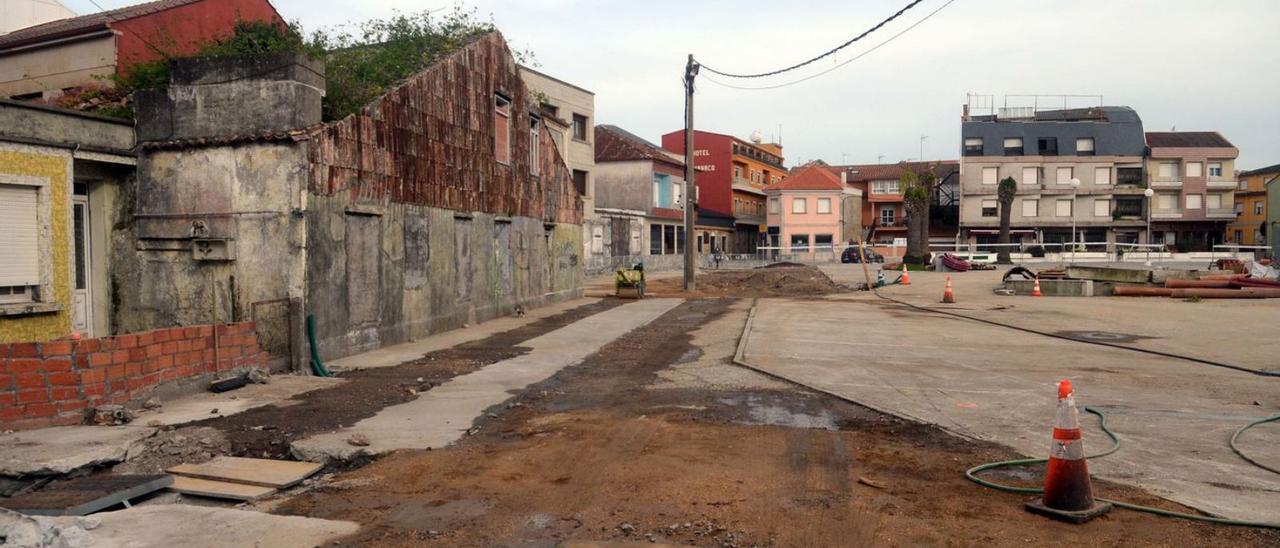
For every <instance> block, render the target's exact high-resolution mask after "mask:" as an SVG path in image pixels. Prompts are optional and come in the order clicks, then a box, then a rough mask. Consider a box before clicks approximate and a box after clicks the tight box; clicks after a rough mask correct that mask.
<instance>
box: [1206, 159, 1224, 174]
mask: <svg viewBox="0 0 1280 548" xmlns="http://www.w3.org/2000/svg"><path fill="white" fill-rule="evenodd" d="M1209 176H1210V177H1221V176H1222V162H1209Z"/></svg>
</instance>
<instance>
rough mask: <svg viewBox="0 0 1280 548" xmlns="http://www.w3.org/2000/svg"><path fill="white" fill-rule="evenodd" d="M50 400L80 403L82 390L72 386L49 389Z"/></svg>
mask: <svg viewBox="0 0 1280 548" xmlns="http://www.w3.org/2000/svg"><path fill="white" fill-rule="evenodd" d="M49 399H50V400H53V401H55V402H69V401H80V389H79V388H78V387H71V386H55V387H53V388H51V389H49Z"/></svg>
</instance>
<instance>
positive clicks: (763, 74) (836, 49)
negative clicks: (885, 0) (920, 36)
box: [698, 0, 924, 78]
mask: <svg viewBox="0 0 1280 548" xmlns="http://www.w3.org/2000/svg"><path fill="white" fill-rule="evenodd" d="M923 1H924V0H912V2H911V3H909V4H907V5H906V6H905V7H903V8H902V9H900V10H898V12H897V13H894V14H893V15H890V16H889V18H888V19H885V20H883V21H881V22H879V23H877V24H876V26H874V27H871V28H870V29H867V30H866V31H864V32H863V33H862V34H859V35H857V36H855V37H853V38H852V39H850V40H849V41H848V42H845V43H843V44H840V45H839V46H836V47H834V48H832V49H830V50H828V51H827V52H826V53H823V54H821V55H818V56H817V57H813V58H811V59H809V60H807V61H802V62H800V63H796V64H794V65H791V66H789V67H786V68H781V69H778V70H772V71H769V72H761V73H757V74H733V73H730V72H722V71H719V70H716V69H714V68H711V67H709V66H707V65H705V64H703V63H702V62H699V63H698V64H699V65H701V66H702V68H704V69H707V71H709V72H712V73H715V74H719V75H720V76H724V77H727V78H764V77H766V76H773V75H776V74H782V73H784V72H790V71H793V70H795V69H798V68H800V67H803V66H806V65H809V64H811V63H815V62H817V61H819V60H821V59H823V58H825V57H830V56H832V55H835V54H836V53H838V52H839V51H840V50H842V49H844V48H847V47H849V46H851V45H853V44H854V43H855V42H857V41H858V40H861V39H863V38H866V37H867V35H869V34H871V33H873V32H875V31H877V30H880V27H883V26H885V25H887V24H889V22H891V21H893V20H894V19H897V18H898V17H899V16H901V15H902V14H903V13H906V12H907V10H909V9H911V8H914V7H916V4H919V3H920V2H923Z"/></svg>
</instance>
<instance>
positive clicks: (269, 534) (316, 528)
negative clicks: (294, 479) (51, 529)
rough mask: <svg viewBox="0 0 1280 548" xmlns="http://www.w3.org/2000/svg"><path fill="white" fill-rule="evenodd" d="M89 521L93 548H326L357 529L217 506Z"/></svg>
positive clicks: (160, 508)
mask: <svg viewBox="0 0 1280 548" xmlns="http://www.w3.org/2000/svg"><path fill="white" fill-rule="evenodd" d="M93 517H95V518H99V519H101V520H102V522H101V525H99V526H98V527H95V528H94V529H93V530H91V531H89V535H90V536H91V537H92V538H93V546H102V547H119V548H135V547H136V548H142V547H151V546H182V547H183V548H206V547H207V548H214V547H221V546H264V547H265V546H271V547H291V546H297V547H306V548H310V547H312V546H320V545H323V544H327V543H329V542H330V541H332V540H333V539H336V538H339V537H343V536H346V535H350V534H352V533H354V532H356V530H357V529H359V528H360V526H359V525H357V524H355V523H352V522H349V521H335V520H325V519H316V518H304V517H297V516H277V515H273V514H264V513H261V512H251V511H247V510H236V509H232V508H223V507H216V506H190V505H186V504H164V505H156V506H135V507H133V508H129V509H127V510H120V511H118V512H103V513H99V514H94V515H93ZM51 521H53V522H54V523H57V524H59V525H64V526H69V525H76V524H77V523H78V522H77V521H76V520H75V518H53V519H52V520H51Z"/></svg>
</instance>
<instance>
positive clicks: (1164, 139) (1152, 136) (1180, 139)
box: [1147, 131, 1235, 148]
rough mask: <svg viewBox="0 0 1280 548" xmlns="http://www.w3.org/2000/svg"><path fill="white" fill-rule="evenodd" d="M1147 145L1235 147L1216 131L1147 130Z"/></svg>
mask: <svg viewBox="0 0 1280 548" xmlns="http://www.w3.org/2000/svg"><path fill="white" fill-rule="evenodd" d="M1147 146H1149V147H1171V148H1172V147H1176V148H1235V145H1233V144H1231V141H1228V140H1227V139H1226V137H1223V136H1222V134H1221V133H1218V132H1216V131H1148V132H1147Z"/></svg>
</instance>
